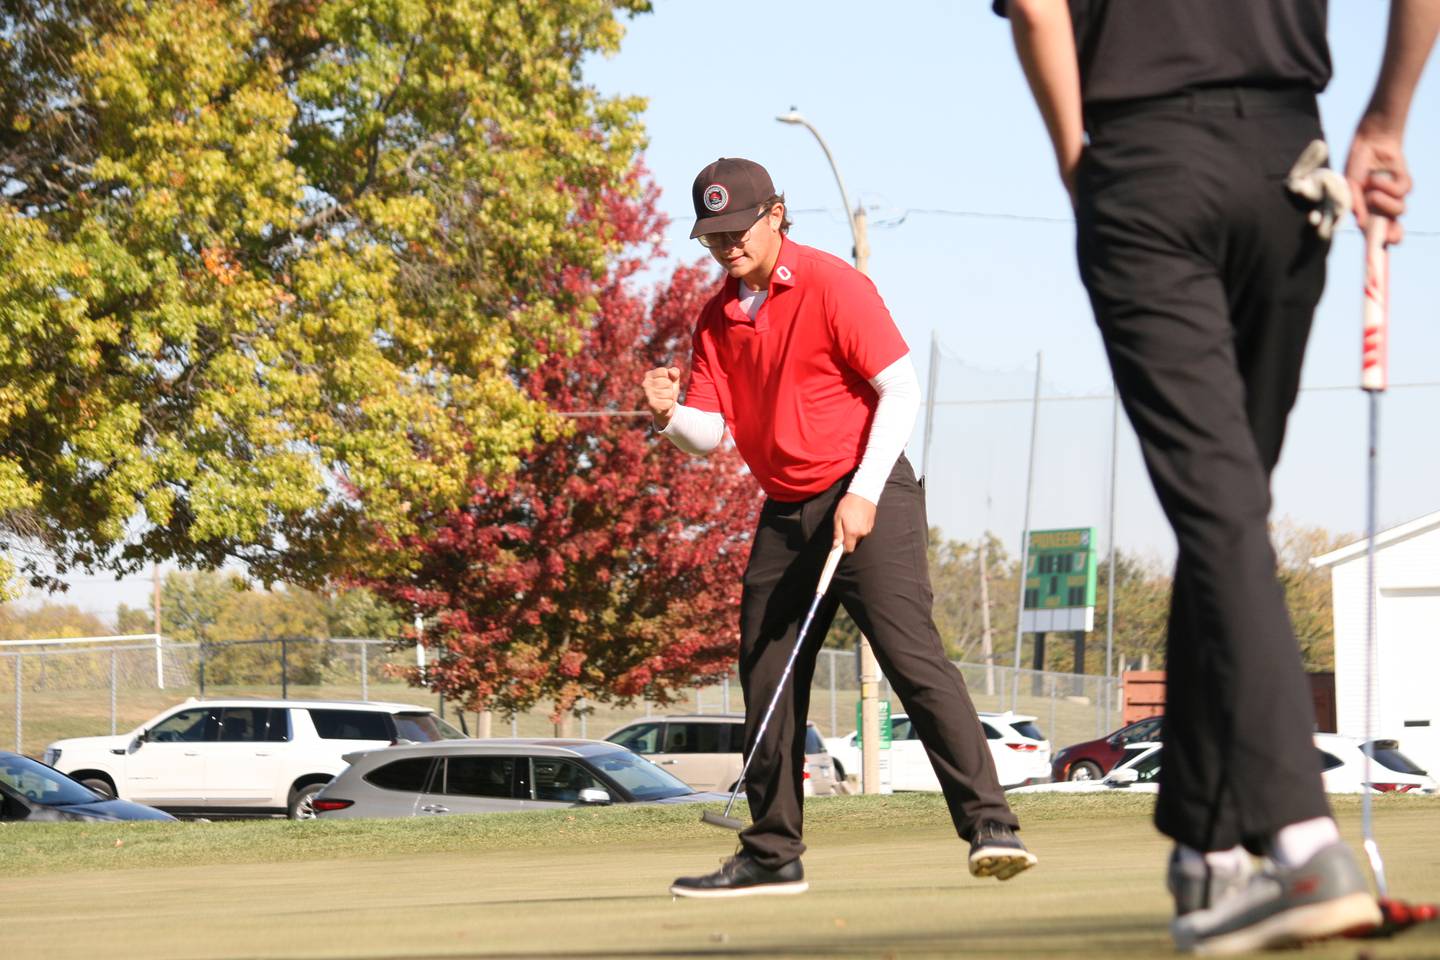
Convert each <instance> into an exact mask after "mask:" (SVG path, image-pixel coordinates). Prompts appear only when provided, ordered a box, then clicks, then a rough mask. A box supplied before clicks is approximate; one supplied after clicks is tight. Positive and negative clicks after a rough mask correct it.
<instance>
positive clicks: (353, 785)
mask: <svg viewBox="0 0 1440 960" xmlns="http://www.w3.org/2000/svg"><path fill="white" fill-rule="evenodd" d="M345 761H346V762H347V763H349V764H350V766H349V767H347V768H346V769H345V770H343V771H342V772H341V773H340V775H339V776H338V777H336V778H335V779H334V780H332V781H330V783H329V784H327V785H326V787H325V789H324V790H321V791H320V792H319V793H318V794H316V795H315V798H314V805H315V813H316V815H317V816H319V817H321V818H323V819H326V820H329V819H339V818H346V817H427V816H439V815H444V814H450V813H506V812H509V813H514V812H520V811H526V810H554V809H559V808H562V807H580V806H590V805H599V806H603V805H606V804H611V803H709V802H721V803H723V802H724V801H725V799H726V797H725V795H723V794H718V793H697V792H695V791H694V790H692V789H691V788H690V787H689V786H687V785H686V784H684V783H682V782H681V781H680V780H677V779H675V778H674V777H672V776H671V775H670V774H668V773H666V772H665V771H664V770H662V769H660V768H659V767H657V766H656V765H655V764H653V763H651V762H650V761H648V760H646V759H644V758H643V757H638V756H636V755H635V754H633V753H631V752H630V751H629V750H626V749H624V748H623V747H617V746H616V745H615V744H613V743H606V742H604V741H595V740H543V739H534V740H443V741H439V742H436V743H416V744H406V745H403V746H394V747H382V748H380V749H377V750H367V751H364V752H360V753H352V754H348V755H347V756H346V757H345Z"/></svg>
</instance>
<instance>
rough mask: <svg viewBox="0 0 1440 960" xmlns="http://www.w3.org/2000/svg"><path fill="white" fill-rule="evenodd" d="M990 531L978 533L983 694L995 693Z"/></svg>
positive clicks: (991, 694)
mask: <svg viewBox="0 0 1440 960" xmlns="http://www.w3.org/2000/svg"><path fill="white" fill-rule="evenodd" d="M989 540H990V531H988V530H986V531H985V532H984V533H982V534H981V535H980V656H981V658H982V659H983V660H984V661H985V694H986V696H994V695H995V645H994V640H993V638H992V637H991V635H990V570H989V566H990V552H989Z"/></svg>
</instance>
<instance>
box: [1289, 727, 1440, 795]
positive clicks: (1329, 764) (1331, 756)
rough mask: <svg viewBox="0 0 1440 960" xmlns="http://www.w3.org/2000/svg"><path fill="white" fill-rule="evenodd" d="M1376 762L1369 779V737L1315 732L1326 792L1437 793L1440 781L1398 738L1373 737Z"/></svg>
mask: <svg viewBox="0 0 1440 960" xmlns="http://www.w3.org/2000/svg"><path fill="white" fill-rule="evenodd" d="M1371 743H1372V744H1373V749H1372V752H1373V754H1374V763H1373V764H1372V765H1371V768H1370V779H1369V781H1367V780H1366V779H1365V750H1364V747H1365V741H1364V740H1362V739H1360V738H1359V737H1342V736H1339V735H1338V734H1334V733H1317V734H1315V746H1316V747H1318V748H1319V749H1320V762H1321V765H1322V767H1323V770H1324V772H1323V773H1322V774H1321V777H1322V778H1323V779H1324V780H1325V792H1326V793H1362V792H1364V790H1365V787H1366V786H1367V785H1368V786H1369V787H1370V789H1371V790H1372V791H1374V792H1375V793H1436V792H1440V784H1437V783H1436V782H1435V778H1434V777H1432V776H1430V775H1429V774H1428V773H1426V772H1425V771H1424V770H1422V769H1420V767H1418V766H1416V765H1415V762H1414V761H1413V760H1411V759H1410V758H1409V757H1407V756H1405V754H1403V753H1401V752H1400V744H1399V742H1398V741H1395V740H1372V741H1371Z"/></svg>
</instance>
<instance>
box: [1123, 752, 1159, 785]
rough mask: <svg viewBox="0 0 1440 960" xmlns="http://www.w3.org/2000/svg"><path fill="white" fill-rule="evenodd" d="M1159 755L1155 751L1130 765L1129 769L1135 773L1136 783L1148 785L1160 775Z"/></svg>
mask: <svg viewBox="0 0 1440 960" xmlns="http://www.w3.org/2000/svg"><path fill="white" fill-rule="evenodd" d="M1160 753H1161V751H1159V750H1156V751H1154V752H1153V753H1150V754H1147V755H1145V756H1143V757H1141V758H1140V759H1139V760H1136V761H1135V762H1134V763H1132V764H1130V769H1131V770H1134V771H1135V775H1136V778H1137V779H1136V780H1135V782H1136V783H1149V782H1150V781H1152V780H1154V779H1155V778H1156V777H1158V776H1159V775H1160Z"/></svg>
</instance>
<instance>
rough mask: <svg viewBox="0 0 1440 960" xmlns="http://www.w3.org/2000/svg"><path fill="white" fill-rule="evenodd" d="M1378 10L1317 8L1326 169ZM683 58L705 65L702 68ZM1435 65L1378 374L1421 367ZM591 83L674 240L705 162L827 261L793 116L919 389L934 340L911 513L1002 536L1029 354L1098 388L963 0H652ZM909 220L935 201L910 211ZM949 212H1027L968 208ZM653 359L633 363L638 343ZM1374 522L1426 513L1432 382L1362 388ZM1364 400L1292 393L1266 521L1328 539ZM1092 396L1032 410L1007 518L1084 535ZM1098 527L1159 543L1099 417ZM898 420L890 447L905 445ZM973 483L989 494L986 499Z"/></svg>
mask: <svg viewBox="0 0 1440 960" xmlns="http://www.w3.org/2000/svg"><path fill="white" fill-rule="evenodd" d="M1386 10H1387V5H1386V4H1384V3H1381V2H1378V0H1370V2H1360V0H1339V2H1336V3H1332V4H1331V25H1330V38H1331V44H1332V50H1333V57H1334V62H1335V73H1336V78H1335V80H1334V82H1333V83H1332V85H1331V87H1330V89H1329V90H1328V91H1327V92H1326V94H1325V95H1324V98H1323V100H1322V110H1323V115H1324V121H1325V126H1326V130H1327V134H1328V136H1329V137H1330V141H1331V145H1332V149H1333V152H1335V153H1336V154H1337V155H1338V157H1339V159H1337V161H1336V163H1337V164H1343V157H1344V152H1345V151H1346V150H1347V149H1348V144H1349V138H1350V134H1351V132H1352V131H1353V129H1354V125H1355V122H1356V120H1357V119H1358V117H1359V115H1360V111H1361V109H1362V108H1363V106H1364V103H1365V101H1366V99H1367V98H1368V96H1369V91H1370V89H1371V86H1372V85H1373V83H1374V78H1375V72H1376V69H1377V67H1378V64H1379V61H1380V54H1381V49H1382V45H1383V39H1384V27H1385V23H1384V19H1385V15H1386ZM726 45H728V46H729V47H730V48H731V49H732V50H733V51H734V55H733V56H732V57H731V58H730V60H731V66H730V67H729V68H727V69H725V70H721V71H717V70H715V69H713V68H712V69H707V70H705V71H701V70H699V69H697V68H696V67H694V66H693V64H694V63H696V62H697V61H698V60H699V59H700V57H699V56H698V53H699V51H701V50H706V51H713V50H714V49H715V48H717V47H721V46H726ZM714 59H715V58H714V56H713V55H707V56H706V57H705V58H704V60H705V61H706V62H707V63H713V62H714ZM1433 61H1440V57H1436V58H1432V63H1431V64H1430V66H1429V69H1428V71H1427V74H1426V76H1425V78H1424V79H1423V80H1422V83H1421V87H1420V93H1419V96H1418V97H1417V100H1416V102H1415V106H1414V109H1413V111H1412V123H1411V130H1410V137H1409V142H1408V145H1407V146H1408V154H1409V158H1410V161H1411V165H1412V168H1413V169H1414V170H1415V171H1416V177H1417V181H1418V183H1419V186H1418V188H1417V190H1416V192H1415V194H1414V195H1413V200H1412V203H1411V211H1410V215H1409V218H1408V223H1409V225H1410V227H1411V228H1412V229H1413V230H1417V231H1424V232H1428V233H1430V234H1431V235H1429V236H1423V237H1422V236H1415V237H1412V238H1411V239H1410V240H1409V241H1408V242H1407V243H1406V244H1405V245H1403V246H1402V247H1400V248H1398V249H1397V250H1396V251H1395V252H1394V255H1393V262H1392V271H1393V273H1394V277H1395V279H1394V289H1393V291H1392V296H1393V301H1394V306H1393V326H1394V329H1393V343H1394V346H1393V354H1392V366H1391V379H1392V382H1395V383H1402V382H1410V381H1440V323H1437V322H1436V321H1437V312H1440V307H1437V305H1440V270H1437V269H1436V268H1437V267H1440V124H1437V122H1436V121H1437V118H1440V78H1437V74H1440V65H1437V62H1433ZM589 76H590V77H591V79H592V80H593V81H594V82H595V83H596V84H597V85H598V86H599V87H600V88H601V89H602V90H606V91H614V92H631V93H637V94H641V95H644V96H646V97H648V98H649V110H648V113H647V126H648V128H649V131H650V147H649V150H648V153H647V159H648V163H649V165H650V167H651V169H652V170H653V171H654V175H655V177H656V179H657V181H658V183H659V185H660V187H661V188H662V190H663V191H664V202H663V207H664V209H665V210H666V211H667V212H669V213H670V214H671V215H672V216H673V218H674V220H675V223H674V225H673V227H672V229H671V231H670V242H671V249H672V251H674V253H675V254H676V255H677V256H681V257H685V258H689V257H692V256H696V255H698V254H699V253H700V252H701V251H700V250H699V248H698V247H697V246H696V245H695V244H694V242H693V241H689V240H687V239H686V234H687V232H688V228H689V224H690V221H691V217H692V215H691V213H690V207H689V189H690V183H691V180H692V179H693V177H694V175H695V173H696V171H698V170H699V168H700V167H701V166H703V165H704V164H705V163H707V162H709V161H710V160H712V159H714V158H715V157H718V156H722V155H730V156H737V155H738V156H745V157H750V158H752V159H755V160H758V161H760V162H762V163H764V164H765V165H766V166H767V167H768V168H769V170H770V172H771V174H772V176H773V177H774V180H775V183H776V186H777V187H778V188H779V189H780V190H783V191H784V192H785V193H786V194H787V199H788V200H789V202H790V206H791V208H792V210H794V211H796V213H795V220H796V226H795V228H794V231H793V232H792V236H793V237H795V238H796V239H797V240H799V241H800V242H802V243H809V244H812V245H815V246H819V247H822V248H824V249H827V250H830V251H831V252H833V253H836V254H838V255H841V256H848V254H849V251H850V236H849V230H848V226H847V224H846V220H845V217H844V215H843V213H842V212H841V209H840V207H841V205H840V201H839V190H838V189H837V187H836V186H835V182H834V179H833V177H832V175H831V173H830V168H829V166H828V165H827V163H826V161H825V157H824V155H823V153H822V152H821V150H820V148H819V146H818V145H817V144H816V143H815V141H814V139H813V138H812V137H811V136H810V134H809V133H808V132H806V131H805V130H804V129H803V128H799V127H794V126H787V125H784V124H781V123H777V122H776V121H775V119H774V118H775V116H776V114H779V113H783V112H785V111H786V110H787V109H788V108H789V107H790V106H791V105H794V106H796V107H797V108H798V109H799V110H800V112H801V113H803V114H804V115H805V116H806V117H807V118H808V119H809V120H810V122H811V123H813V124H814V125H815V126H816V127H817V128H818V129H819V130H820V132H821V133H822V134H823V135H824V137H825V139H826V141H827V142H828V143H829V145H830V149H831V151H832V152H833V153H834V156H835V159H836V162H837V163H838V164H839V166H840V169H841V172H842V174H843V175H844V177H845V182H846V187H847V189H848V190H849V192H850V195H851V201H852V202H856V201H857V199H858V200H859V201H860V202H863V203H864V204H865V206H866V207H867V209H869V211H870V219H871V231H870V247H871V259H870V273H871V275H872V276H873V277H874V279H875V281H876V283H877V284H878V286H879V288H880V291H881V293H882V294H883V295H884V296H885V298H886V301H887V303H888V304H889V306H890V309H891V312H892V313H893V314H894V316H895V318H896V320H897V322H898V323H899V325H900V327H901V330H902V331H903V332H904V334H905V336H906V339H907V340H908V341H909V343H910V345H911V347H912V350H913V353H914V357H915V362H916V367H917V368H918V370H919V373H920V376H921V379H922V381H923V380H924V379H925V378H926V372H927V365H928V363H929V343H930V337H931V333H932V331H934V332H935V333H936V334H937V335H938V337H939V339H940V342H941V345H942V348H943V349H942V355H943V356H944V357H945V358H946V359H945V360H944V362H943V363H942V364H941V377H940V382H939V386H938V389H937V390H936V391H935V393H936V398H937V401H938V403H939V406H938V407H937V416H936V424H935V434H934V439H933V441H932V447H931V451H930V491H931V492H930V497H929V503H930V514H931V516H930V519H931V522H932V523H934V524H936V525H938V526H940V527H941V528H943V530H944V531H945V533H946V535H948V536H951V537H956V538H970V537H973V536H975V535H976V534H977V533H978V532H979V531H980V530H982V529H984V528H986V527H989V528H991V529H994V530H996V531H997V532H999V533H1001V534H1002V535H1003V536H1004V538H1005V539H1006V542H1007V543H1008V544H1010V545H1011V546H1012V548H1013V547H1014V546H1015V545H1017V544H1018V539H1019V531H1020V529H1021V528H1022V526H1023V512H1024V487H1025V471H1026V456H1027V447H1026V443H1027V441H1028V437H1029V427H1030V410H1029V405H1028V404H994V405H970V404H968V403H966V401H973V400H977V399H984V398H990V399H995V398H1008V397H1028V396H1029V395H1030V393H1031V391H1032V389H1033V371H1034V364H1035V354H1036V352H1037V351H1043V353H1044V386H1043V394H1044V395H1046V396H1057V395H1059V396H1076V395H1080V396H1083V395H1092V394H1104V393H1107V392H1108V391H1109V390H1110V376H1109V370H1108V368H1107V366H1106V364H1105V360H1104V356H1103V353H1102V351H1101V347H1100V338H1099V335H1098V334H1097V333H1096V331H1095V328H1094V324H1093V321H1092V319H1091V314H1090V310H1089V306H1088V303H1087V301H1086V299H1085V295H1084V291H1083V289H1082V287H1081V286H1080V283H1079V280H1078V278H1077V275H1076V270H1075V266H1074V254H1073V242H1074V228H1073V225H1071V224H1070V223H1068V222H1052V221H1057V220H1058V221H1068V219H1069V216H1070V211H1069V207H1068V204H1067V202H1066V199H1065V197H1064V194H1063V191H1062V190H1061V188H1060V186H1059V183H1058V180H1057V178H1056V176H1055V174H1054V172H1053V161H1052V159H1051V152H1050V147H1049V143H1048V140H1047V139H1046V136H1045V131H1044V127H1043V126H1042V124H1041V123H1040V120H1039V116H1038V114H1037V112H1036V110H1035V108H1034V106H1033V104H1032V102H1031V100H1030V96H1029V92H1028V89H1027V88H1026V86H1025V82H1024V78H1023V76H1022V74H1021V72H1020V70H1019V67H1018V65H1017V63H1016V60H1015V55H1014V51H1013V47H1012V44H1011V41H1010V34H1009V29H1008V24H1007V23H1006V22H1005V21H1003V20H1000V19H998V18H996V17H994V16H993V15H992V14H991V13H990V12H989V3H988V2H983V0H975V2H972V3H955V2H949V0H947V2H937V0H931V2H910V3H906V4H903V5H884V4H873V3H861V2H829V3H814V2H809V3H785V4H770V3H758V2H743V0H742V2H733V3H729V4H727V5H726V6H725V9H724V16H723V17H718V16H717V14H716V9H715V8H714V7H712V6H709V5H702V4H694V3H684V2H680V0H660V2H658V3H657V4H656V11H655V13H654V14H652V15H650V16H646V17H642V18H639V19H637V20H636V21H634V23H633V24H632V26H631V28H630V33H629V36H628V37H627V40H626V43H625V46H624V49H623V51H622V52H621V54H620V55H619V56H618V57H615V58H612V59H610V60H606V61H603V62H599V63H596V64H595V65H593V67H592V68H591V69H590V71H589ZM925 211H953V212H954V213H949V214H946V213H930V212H925ZM964 212H978V213H990V214H1010V215H1017V216H1021V217H1034V218H1041V219H1037V220H1006V219H984V218H974V217H967V216H961V215H956V214H957V213H964ZM1361 279H1362V277H1361V244H1360V236H1359V234H1358V232H1356V231H1355V230H1354V229H1353V226H1352V227H1351V228H1350V230H1349V232H1348V233H1347V234H1346V235H1344V236H1342V237H1341V238H1340V239H1339V240H1338V241H1337V243H1336V244H1335V247H1334V250H1333V251H1332V255H1331V259H1330V282H1329V285H1328V288H1327V292H1326V296H1325V300H1324V302H1323V303H1322V305H1321V308H1320V311H1319V314H1318V317H1317V322H1316V326H1315V332H1314V336H1313V339H1312V341H1311V351H1310V354H1309V358H1308V361H1307V364H1306V367H1305V373H1304V382H1305V384H1306V386H1308V387H1331V386H1337V385H1343V384H1354V383H1355V382H1356V380H1357V377H1358V366H1359V343H1360V336H1359V322H1360V321H1359V307H1360V301H1361V292H1360V291H1361ZM657 359H658V358H657ZM1383 404H1384V406H1383V415H1384V429H1383V432H1382V453H1383V460H1382V466H1381V471H1382V486H1381V522H1382V524H1386V525H1388V524H1392V523H1398V522H1401V521H1403V520H1405V519H1408V518H1410V517H1414V516H1416V515H1419V514H1423V513H1427V512H1429V511H1432V510H1437V509H1440V489H1437V484H1436V482H1435V481H1436V478H1437V475H1440V444H1437V443H1436V438H1437V435H1440V430H1437V429H1436V425H1435V423H1434V417H1433V414H1432V412H1433V411H1435V410H1437V409H1440V388H1428V389H1424V390H1421V389H1412V390H1394V391H1392V392H1391V393H1390V394H1388V395H1387V396H1386V398H1385V399H1384V401H1383ZM1364 413H1365V401H1364V399H1363V397H1362V395H1361V394H1360V393H1359V391H1358V390H1342V391H1324V390H1312V391H1308V392H1307V393H1306V394H1304V395H1303V396H1302V399H1301V400H1300V403H1299V406H1298V408H1297V412H1296V414H1295V416H1294V418H1293V419H1292V428H1291V437H1290V441H1289V444H1288V446H1287V451H1286V456H1285V459H1284V461H1283V462H1282V465H1281V468H1280V470H1279V472H1278V474H1277V476H1276V481H1275V515H1276V516H1277V517H1280V516H1284V515H1289V516H1291V517H1293V518H1294V519H1295V520H1297V521H1299V522H1302V523H1305V524H1313V525H1318V526H1323V527H1326V528H1329V529H1331V530H1334V531H1336V532H1340V531H1356V532H1358V531H1359V530H1361V529H1362V528H1363V522H1364V502H1363V498H1364V476H1365V474H1364V456H1365V419H1364ZM1110 423H1111V409H1110V404H1109V403H1108V402H1106V401H1103V400H1102V401H1098V402H1097V401H1089V402H1086V401H1069V402H1063V403H1045V404H1042V408H1041V413H1040V423H1039V431H1038V436H1039V449H1038V454H1037V456H1038V464H1037V476H1038V477H1040V478H1041V479H1039V480H1038V481H1037V486H1036V496H1035V501H1034V507H1033V514H1032V524H1031V525H1032V527H1033V528H1044V527H1054V526H1089V525H1094V526H1096V527H1097V528H1099V529H1100V533H1101V537H1100V539H1101V542H1102V543H1105V542H1108V537H1107V536H1106V535H1105V533H1104V527H1105V524H1106V513H1107V509H1108V476H1109V449H1110ZM1122 431H1123V432H1122V439H1121V462H1120V469H1119V471H1118V490H1119V495H1118V500H1119V505H1118V510H1117V522H1116V531H1117V538H1118V542H1119V544H1120V545H1121V546H1122V547H1131V548H1134V549H1137V550H1143V551H1147V552H1150V553H1152V554H1154V555H1157V556H1160V557H1168V556H1170V555H1171V554H1172V553H1173V550H1174V546H1173V539H1172V538H1171V536H1170V533H1169V530H1168V527H1167V526H1166V524H1165V522H1164V519H1163V517H1161V516H1160V513H1159V510H1158V507H1157V506H1156V505H1155V502H1154V497H1153V495H1152V494H1151V493H1150V489H1149V484H1148V481H1147V480H1146V478H1145V476H1144V474H1143V470H1142V467H1141V465H1140V462H1139V457H1138V452H1137V450H1136V448H1135V446H1134V441H1133V437H1130V436H1129V435H1128V430H1125V428H1123V424H1122ZM920 438H921V426H920V425H919V424H917V427H916V433H915V439H914V442H912V444H911V448H910V452H911V459H912V460H914V461H915V462H916V464H917V466H918V465H919V463H920V460H921V449H920V447H921V442H920ZM987 498H988V499H989V501H990V506H989V507H988V509H987V506H986V501H987Z"/></svg>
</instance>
